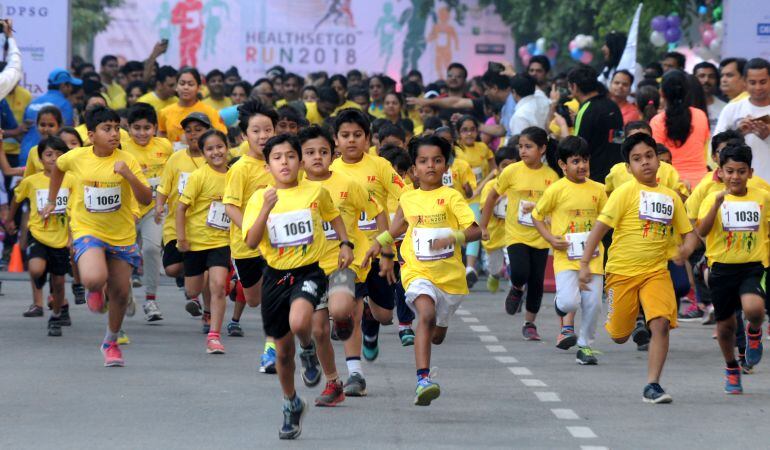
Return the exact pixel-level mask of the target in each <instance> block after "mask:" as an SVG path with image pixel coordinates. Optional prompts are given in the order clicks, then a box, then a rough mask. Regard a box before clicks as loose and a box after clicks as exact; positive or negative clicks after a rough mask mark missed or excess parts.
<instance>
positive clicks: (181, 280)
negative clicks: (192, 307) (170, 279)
mask: <svg viewBox="0 0 770 450" xmlns="http://www.w3.org/2000/svg"><path fill="white" fill-rule="evenodd" d="M174 282H176V287H178V288H179V289H184V277H176V278H174Z"/></svg>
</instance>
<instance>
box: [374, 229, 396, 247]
mask: <svg viewBox="0 0 770 450" xmlns="http://www.w3.org/2000/svg"><path fill="white" fill-rule="evenodd" d="M375 240H376V241H377V242H379V243H380V245H381V246H383V247H390V246H391V245H393V242H395V239H393V236H391V235H390V232H389V231H383V232H382V233H380V235H379V236H377V237H376V238H375Z"/></svg>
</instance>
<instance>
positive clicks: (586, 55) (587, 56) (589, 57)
mask: <svg viewBox="0 0 770 450" xmlns="http://www.w3.org/2000/svg"><path fill="white" fill-rule="evenodd" d="M593 60H594V54H593V53H591V52H589V51H588V50H586V51H584V52H583V56H581V57H580V62H582V63H583V64H591V61H593Z"/></svg>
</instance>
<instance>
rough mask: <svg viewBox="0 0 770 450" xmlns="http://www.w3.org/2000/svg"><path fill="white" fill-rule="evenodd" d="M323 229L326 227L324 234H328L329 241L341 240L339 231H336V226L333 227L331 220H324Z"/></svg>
mask: <svg viewBox="0 0 770 450" xmlns="http://www.w3.org/2000/svg"><path fill="white" fill-rule="evenodd" d="M323 229H324V236H326V240H327V241H339V240H340V237H339V236H337V232H336V231H334V228H333V227H332V224H331V223H330V222H323Z"/></svg>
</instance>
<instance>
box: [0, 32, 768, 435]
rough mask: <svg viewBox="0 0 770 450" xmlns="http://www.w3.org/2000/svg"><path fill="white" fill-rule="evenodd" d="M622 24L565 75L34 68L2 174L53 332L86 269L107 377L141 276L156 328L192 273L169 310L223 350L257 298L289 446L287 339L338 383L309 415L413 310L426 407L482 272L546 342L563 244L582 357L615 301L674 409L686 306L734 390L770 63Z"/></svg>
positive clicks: (623, 337) (763, 242)
mask: <svg viewBox="0 0 770 450" xmlns="http://www.w3.org/2000/svg"><path fill="white" fill-rule="evenodd" d="M620 38H621V39H624V37H622V36H621V37H620ZM618 39H619V37H618V36H617V35H616V34H612V35H611V36H608V38H607V45H605V46H604V48H603V53H604V59H605V67H604V68H603V69H602V70H601V71H597V70H596V69H594V68H593V67H591V66H588V65H583V64H581V65H577V66H575V67H571V68H569V70H566V71H564V72H560V73H553V71H552V67H551V63H550V61H549V60H548V59H547V58H545V57H540V56H535V57H533V58H532V59H531V61H530V62H529V64H528V67H527V68H526V70H525V71H524V72H522V73H516V72H515V71H514V69H513V67H512V66H511V65H509V64H497V63H490V65H489V68H488V70H487V71H486V72H485V73H483V74H479V76H475V77H473V78H470V79H469V74H468V72H467V70H466V68H465V67H464V66H463V65H462V64H460V63H457V62H455V63H452V64H450V65H449V66H448V70H447V72H446V77H445V80H436V81H432V82H426V80H423V77H422V74H421V73H420V72H419V71H416V70H414V71H411V72H409V73H408V74H407V75H406V76H405V77H403V78H402V79H401V80H394V79H392V78H390V77H388V76H387V75H383V74H370V75H367V74H364V73H362V72H361V71H359V70H355V69H353V70H351V71H349V72H348V73H346V74H332V75H331V76H329V74H326V73H324V72H316V73H313V74H310V75H308V76H307V77H304V76H301V75H298V74H294V73H289V72H286V71H285V70H284V69H283V68H282V67H278V66H276V67H273V68H271V69H270V70H269V71H268V72H267V73H266V76H265V77H264V78H260V79H259V80H256V81H255V82H254V83H253V84H252V83H250V82H249V81H246V80H243V79H241V77H240V76H239V73H238V70H237V69H236V68H235V67H232V68H230V69H228V70H226V71H224V72H222V71H220V70H212V71H210V72H209V73H207V74H205V76H202V75H201V74H200V73H199V72H198V70H196V69H195V68H192V67H183V68H180V69H178V70H177V69H175V68H173V67H170V66H160V65H159V64H158V63H157V61H156V60H157V59H158V57H159V56H160V55H161V54H163V52H165V50H166V45H167V44H166V43H164V42H161V43H159V44H158V45H156V47H155V48H154V50H153V52H152V54H151V55H150V56H149V58H148V59H147V60H146V61H141V62H140V61H127V62H124V63H122V64H119V60H118V58H117V57H115V56H105V57H103V58H102V59H101V61H100V66H99V70H98V71H97V70H96V67H95V66H94V65H93V64H91V63H88V62H85V61H83V60H81V59H76V60H75V61H73V65H72V67H71V68H70V69H69V70H67V69H55V70H53V71H52V72H51V73H50V76H49V79H48V92H47V93H45V94H44V95H42V96H40V97H38V98H36V99H34V100H32V99H31V96H30V93H29V92H28V91H26V90H25V89H24V88H23V87H21V86H18V85H17V86H15V88H14V89H13V90H12V91H11V92H10V94H9V95H8V96H6V98H5V99H4V100H3V101H2V102H0V112H3V111H8V113H4V112H3V113H2V129H3V133H4V137H5V140H4V142H3V147H2V150H3V151H2V153H0V168H2V173H3V174H4V176H5V186H6V188H7V189H8V191H7V192H8V195H7V199H8V200H7V201H5V202H3V203H4V205H3V212H4V221H3V223H4V225H5V226H4V228H5V230H6V232H7V234H8V237H7V238H6V243H7V244H13V243H15V242H16V241H17V240H18V243H19V245H20V246H21V247H22V248H24V249H25V255H26V261H25V262H26V264H27V268H28V270H29V274H30V278H31V286H32V298H33V303H32V305H31V306H30V307H29V309H28V310H27V311H25V312H24V316H25V317H42V316H44V314H45V311H44V310H45V306H46V305H45V304H44V300H43V298H44V293H43V292H44V289H45V285H46V284H47V283H49V285H50V288H49V289H50V295H49V296H48V302H47V306H48V308H50V310H51V312H50V313H49V319H48V334H49V336H61V335H62V327H67V326H70V325H71V324H72V320H71V318H70V315H69V308H70V304H69V303H68V301H67V299H66V296H65V276H66V275H67V274H71V275H72V276H73V285H72V293H73V296H74V297H73V299H74V303H75V304H86V305H87V307H88V309H89V310H91V311H93V312H96V313H105V312H106V313H107V329H106V333H105V336H104V339H103V344H102V347H101V348H102V352H103V357H104V365H105V366H108V367H114V366H123V365H124V360H123V354H122V351H121V348H120V345H122V344H123V345H124V344H128V343H129V338H128V336H127V335H126V334H125V333H124V332H123V329H122V326H123V320H124V317H125V316H129V317H130V316H133V315H134V314H135V312H136V309H137V306H138V305H137V298H138V296H137V295H136V292H137V291H136V289H138V288H140V287H143V290H144V295H145V298H144V302H143V303H142V310H143V312H144V315H145V319H146V320H147V321H149V322H156V321H160V320H163V314H162V312H161V309H160V306H159V301H158V298H157V287H158V278H159V276H160V273H161V271H163V272H165V274H166V275H168V276H170V277H173V278H175V279H176V280H177V283H178V285H179V286H180V288H183V290H184V301H181V300H180V301H177V300H175V299H166V300H165V302H164V303H165V305H164V308H175V307H180V308H181V307H182V306H184V308H185V310H186V311H187V312H188V313H189V314H190V315H192V316H194V317H201V321H202V322H201V323H202V325H201V326H202V329H203V333H204V334H205V336H206V339H205V347H204V346H202V347H204V348H205V351H206V352H207V353H210V354H223V353H225V347H224V344H223V341H224V340H223V335H224V334H227V335H228V336H230V337H239V336H243V335H244V330H243V328H242V326H241V323H240V320H241V317H242V314H243V312H244V310H245V308H246V306H249V307H256V306H261V317H262V322H263V328H264V334H265V344H264V350H263V351H262V354H261V357H260V363H259V371H260V372H263V373H267V374H277V376H278V378H279V380H280V385H281V391H282V394H283V398H284V406H283V414H284V421H283V425H282V426H281V428H280V433H279V435H280V438H281V439H294V438H296V437H298V436H299V434H300V432H301V422H302V418H303V416H304V415H305V413H306V412H307V410H308V405H307V403H306V402H305V401H304V400H302V399H301V398H300V397H299V396H298V395H297V392H296V389H295V386H294V374H295V363H294V361H295V353H298V356H299V360H300V363H301V367H300V370H299V372H300V374H301V378H302V380H303V382H304V383H305V384H306V385H307V386H311V387H312V386H316V385H318V384H319V382H321V380H322V379H324V380H325V387H324V389H323V390H322V392H321V394H320V395H319V396H318V398H316V399H315V404H316V405H317V406H333V405H335V404H337V403H339V402H342V401H343V400H344V399H345V396H352V397H358V396H365V395H366V393H367V383H366V378H365V376H364V369H363V366H362V363H361V358H362V357H363V358H364V359H365V360H367V361H374V360H375V359H377V357H378V355H379V352H380V347H379V342H378V339H379V329H380V326H383V325H391V324H393V323H394V322H397V326H398V331H399V333H398V336H399V339H400V342H401V344H402V345H404V346H414V355H415V369H416V386H415V400H414V403H415V404H416V405H423V406H425V405H430V404H431V402H432V401H433V400H435V399H436V398H438V397H439V395H440V393H441V389H440V386H439V385H438V384H437V382H436V381H435V380H434V379H433V377H432V376H431V371H430V368H431V347H432V346H433V345H439V344H441V343H442V341H443V340H444V338H445V336H446V333H447V329H448V325H449V322H450V319H451V317H452V315H453V314H454V313H455V311H456V310H457V308H458V307H459V306H460V305H461V303H462V301H463V299H464V298H465V297H466V296H467V295H468V294H469V289H470V288H473V286H474V285H475V284H476V283H477V282H478V281H479V280H480V279H483V278H484V277H486V287H487V288H488V290H489V291H490V292H493V293H494V292H498V291H499V290H500V288H501V284H503V285H506V287H507V294H506V295H505V299H504V302H502V301H501V303H503V304H501V308H502V307H503V306H504V309H505V311H506V312H507V313H508V314H510V315H516V314H519V313H520V312H521V310H522V309H523V310H524V311H523V315H524V318H523V324H522V335H523V338H524V339H525V340H529V341H539V340H541V337H540V335H539V333H538V329H537V319H538V313H539V312H540V309H541V306H542V299H543V295H544V287H545V281H546V280H545V274H546V269H547V266H548V264H551V261H552V264H553V269H554V270H553V271H554V273H555V290H556V295H555V301H554V304H553V307H554V309H555V311H556V313H557V315H558V317H559V320H560V321H561V328H560V333H559V335H558V336H553V337H551V338H552V339H554V342H555V345H556V346H557V347H558V348H560V349H563V350H565V351H566V350H569V349H571V348H573V347H575V346H577V353H576V362H577V363H578V364H580V365H595V364H597V363H598V358H597V355H598V352H597V351H595V350H594V349H593V347H592V345H593V342H594V339H595V336H596V328H597V323H598V321H599V316H600V315H601V313H602V303H606V305H607V306H606V311H607V316H606V323H605V328H606V331H607V333H608V334H609V336H610V337H611V338H612V339H613V340H614V341H615V342H617V343H623V342H626V341H627V340H628V339H631V340H633V341H634V342H635V344H636V345H637V348H638V349H639V350H641V351H648V352H649V353H648V358H649V363H648V369H647V371H648V375H647V381H648V384H647V385H646V386H645V387H644V388H643V400H644V401H645V402H649V403H667V402H671V401H672V398H671V396H670V395H669V394H667V393H666V392H665V390H664V389H663V388H662V387H661V385H660V384H659V381H660V377H661V373H662V370H663V366H664V363H665V360H666V356H667V353H668V347H669V330H670V329H672V328H675V327H676V326H677V323H678V321H696V320H697V321H702V323H703V324H704V325H710V326H712V325H716V327H715V331H714V336H715V338H716V339H717V340H718V342H719V346H720V349H721V351H722V353H723V355H724V358H725V363H726V369H725V385H724V386H725V391H726V392H727V393H730V394H739V393H741V392H742V390H743V388H742V382H741V374H749V373H751V372H752V370H753V367H754V366H755V365H756V364H757V363H759V361H760V359H761V357H762V323H763V320H764V317H765V314H766V300H767V296H766V287H765V274H766V268H767V267H768V265H770V261H768V259H769V258H770V240H769V238H768V220H770V218H768V215H767V214H768V209H769V208H770V185H768V183H767V182H765V181H764V180H766V179H770V139H769V137H770V63H768V61H766V60H764V59H760V58H755V59H751V60H749V61H746V60H744V59H741V58H725V59H723V60H722V61H721V62H720V63H719V65H718V66H717V65H714V64H712V63H710V62H701V63H699V64H697V65H696V66H695V67H694V69H693V71H692V73H689V72H687V71H686V70H685V58H684V56H683V55H681V54H679V53H675V52H671V53H667V54H665V55H664V56H663V58H662V59H661V61H660V62H653V63H651V64H648V65H647V66H646V67H643V68H642V67H639V68H638V70H636V71H633V70H624V69H619V68H618V67H617V65H618V61H619V59H620V55H619V54H618V51H619V50H618V49H620V51H622V48H623V46H618V45H616V44H617V40H618ZM632 72H635V73H632ZM228 298H229V299H230V300H232V303H233V305H234V306H233V307H232V314H231V315H230V318H229V320H225V318H226V317H227V315H228V314H227V310H228V307H227V305H228ZM501 300H502V298H501ZM394 311H395V317H394ZM578 311H580V320H579V327H578V328H576V317H575V316H576V314H577V312H578ZM295 338H296V341H297V342H299V348H296V347H295ZM333 341H341V342H342V351H343V352H344V354H345V361H346V366H347V367H346V369H347V374H348V376H347V378H346V380H345V381H344V382H343V381H342V380H343V377H341V376H340V374H339V373H338V368H337V366H336V364H335V357H334V354H335V348H334V347H335V346H334V344H333ZM736 349H737V350H736Z"/></svg>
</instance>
